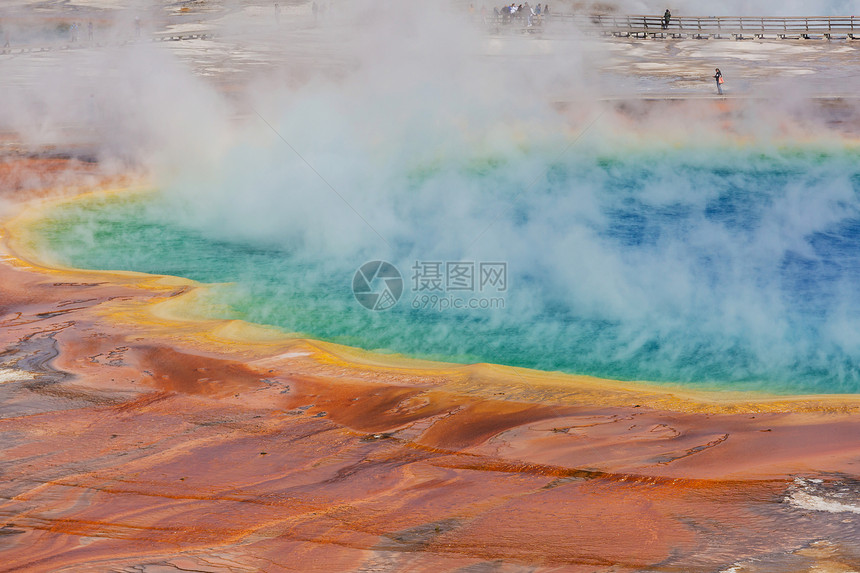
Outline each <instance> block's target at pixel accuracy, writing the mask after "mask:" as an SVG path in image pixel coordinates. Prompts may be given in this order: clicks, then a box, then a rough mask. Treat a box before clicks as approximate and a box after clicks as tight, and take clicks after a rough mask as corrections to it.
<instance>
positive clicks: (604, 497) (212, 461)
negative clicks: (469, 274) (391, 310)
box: [0, 194, 860, 572]
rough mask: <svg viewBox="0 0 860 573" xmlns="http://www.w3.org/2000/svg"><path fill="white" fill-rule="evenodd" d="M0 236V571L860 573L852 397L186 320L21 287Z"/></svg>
mask: <svg viewBox="0 0 860 573" xmlns="http://www.w3.org/2000/svg"><path fill="white" fill-rule="evenodd" d="M5 198H6V199H7V200H10V199H11V200H13V202H15V201H16V200H17V198H16V197H12V196H10V195H9V194H7V195H5ZM10 228H13V229H14V225H13V226H11V227H7V228H6V229H5V230H4V231H3V238H4V241H5V244H6V245H7V246H6V250H5V251H4V253H3V254H4V258H3V259H2V262H0V285H2V286H0V294H2V298H0V349H2V351H0V433H2V434H0V435H2V445H3V447H2V453H0V571H76V572H77V571H99V572H101V571H145V572H163V571H180V570H190V571H320V572H331V571H362V572H369V571H408V572H439V571H464V572H485V571H487V572H489V571H498V572H520V571H530V572H533V571H572V572H576V571H583V572H585V571H615V572H619V571H638V570H649V571H702V572H705V571H729V570H731V571H810V570H819V571H851V570H854V569H857V568H858V567H860V554H858V548H857V544H856V539H857V538H858V533H860V528H858V522H860V513H858V512H860V509H858V508H860V505H858V503H860V502H858V500H860V481H858V479H857V474H858V463H860V418H858V416H857V411H858V407H860V400H858V399H857V398H856V397H854V396H847V397H834V396H818V397H798V398H787V397H769V396H760V395H752V394H739V395H732V396H729V395H725V394H704V393H698V394H693V393H689V392H686V393H685V392H684V391H683V390H681V389H673V388H661V387H656V386H649V385H645V384H641V385H639V384H620V383H615V382H611V381H603V380H596V379H592V378H587V377H573V376H561V375H551V374H544V373H537V372H529V371H525V370H520V369H513V368H505V367H499V366H493V365H473V366H455V365H446V364H436V363H426V362H419V361H411V360H407V359H403V358H393V359H389V358H385V359H383V358H381V357H377V356H374V355H372V354H368V353H363V352H360V351H356V350H353V349H347V348H343V347H338V346H335V345H329V344H325V343H320V342H315V341H306V340H290V339H286V338H282V337H280V336H279V335H277V333H273V332H271V331H267V330H264V329H254V328H251V327H250V326H248V325H243V324H241V323H229V322H220V321H190V320H184V321H180V320H177V319H175V318H172V316H173V313H172V311H171V310H170V309H171V308H173V306H171V305H178V304H181V300H182V298H183V297H186V296H193V291H194V288H195V285H194V284H193V283H190V282H189V281H183V280H179V279H169V278H164V277H148V276H144V275H135V274H124V275H120V274H111V273H97V272H82V271H69V270H62V271H59V270H52V269H46V268H42V267H38V266H35V265H34V264H30V263H27V262H25V261H24V260H21V259H20V258H17V257H16V256H14V254H13V251H12V250H10V249H9V245H10V244H13V243H14V241H13V239H14V237H13V236H12V234H11V233H10V232H9V229H10ZM732 567H734V569H732Z"/></svg>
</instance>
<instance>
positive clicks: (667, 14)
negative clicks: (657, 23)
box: [663, 8, 672, 30]
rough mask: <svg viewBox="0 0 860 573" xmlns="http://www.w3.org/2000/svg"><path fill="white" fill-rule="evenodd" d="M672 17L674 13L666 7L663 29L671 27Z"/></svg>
mask: <svg viewBox="0 0 860 573" xmlns="http://www.w3.org/2000/svg"><path fill="white" fill-rule="evenodd" d="M671 19H672V13H671V12H669V9H668V8H666V11H665V12H664V13H663V29H664V30H665V29H666V28H668V27H669V20H671Z"/></svg>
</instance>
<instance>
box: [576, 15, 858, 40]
mask: <svg viewBox="0 0 860 573" xmlns="http://www.w3.org/2000/svg"><path fill="white" fill-rule="evenodd" d="M569 18H571V19H573V20H574V21H575V22H577V21H579V22H577V23H581V24H582V27H583V28H591V29H596V30H600V31H601V32H603V33H605V34H611V35H615V36H619V35H620V36H636V35H639V36H649V35H667V36H681V37H693V38H709V37H716V38H719V37H735V38H743V37H750V38H764V37H771V38H781V39H785V38H812V37H818V38H827V39H831V38H833V37H841V38H850V39H854V38H855V35H857V34H860V19H857V18H855V17H854V16H843V17H819V16H800V17H793V18H772V17H751V16H746V17H739V16H729V17H722V16H711V17H693V16H679V17H674V16H673V17H672V18H671V19H670V20H669V25H668V26H665V27H664V23H663V18H662V17H661V16H614V15H600V14H597V15H594V16H585V15H583V16H576V15H571V16H569Z"/></svg>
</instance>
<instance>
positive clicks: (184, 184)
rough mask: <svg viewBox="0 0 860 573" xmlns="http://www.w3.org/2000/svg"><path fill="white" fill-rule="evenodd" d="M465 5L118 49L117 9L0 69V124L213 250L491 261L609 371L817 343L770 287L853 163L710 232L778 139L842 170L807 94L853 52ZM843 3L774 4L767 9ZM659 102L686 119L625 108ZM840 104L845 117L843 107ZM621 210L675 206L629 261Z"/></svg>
mask: <svg viewBox="0 0 860 573" xmlns="http://www.w3.org/2000/svg"><path fill="white" fill-rule="evenodd" d="M92 4H97V3H95V2H93V3H92ZM99 4H102V5H108V4H114V3H110V2H102V3H99ZM116 4H119V3H116ZM475 4H476V6H480V5H481V3H480V2H476V3H475ZM467 5H468V3H461V4H458V5H455V6H453V7H452V6H448V5H439V4H438V3H435V4H429V3H428V4H426V5H425V4H421V3H415V2H409V3H405V2H393V1H387V0H386V1H370V0H361V1H358V2H349V3H346V2H343V3H342V2H332V3H330V7H329V9H328V11H327V13H326V15H325V16H324V17H322V16H321V17H319V18H318V21H317V22H314V18H313V16H312V15H311V13H310V5H309V4H307V3H300V4H287V3H282V6H281V14H280V22H276V21H275V14H274V8H273V4H272V3H269V2H260V3H257V4H254V3H247V2H242V3H239V2H235V3H230V2H223V3H220V4H218V6H220V7H221V10H220V11H215V12H213V13H212V14H208V15H207V14H206V13H204V12H201V14H200V15H199V20H197V21H196V20H188V21H185V20H181V18H182V16H181V15H173V16H171V19H169V20H168V21H169V22H170V25H171V26H175V27H176V28H177V29H188V30H191V29H194V28H195V26H197V27H199V26H202V27H205V28H206V29H210V30H213V31H214V32H215V34H216V37H215V39H214V40H188V41H182V42H177V43H176V45H168V44H165V45H161V44H151V43H148V42H132V43H129V44H124V39H126V38H127V37H128V35H129V34H130V33H132V29H131V27H132V26H133V24H131V22H133V19H134V16H133V14H135V13H137V12H136V11H133V10H121V11H119V13H120V14H121V16H116V18H115V20H116V22H117V23H116V24H115V25H114V26H113V27H105V28H103V29H102V28H100V30H99V31H100V33H103V34H104V37H105V38H113V41H112V42H107V43H109V44H110V45H109V46H107V47H103V48H83V49H77V50H70V51H67V52H66V51H53V52H50V53H47V54H45V55H38V56H33V55H17V56H0V57H2V60H0V61H2V65H3V66H4V67H5V68H6V70H5V72H6V73H4V78H14V81H8V80H6V79H4V81H3V84H2V88H0V89H2V92H3V93H2V94H0V96H2V98H3V101H4V102H6V103H5V105H4V106H2V109H0V124H2V126H3V128H4V129H8V130H13V131H14V132H15V133H16V134H17V136H18V137H19V138H20V140H21V141H22V142H24V143H25V144H26V145H30V146H41V145H45V144H48V143H50V142H56V141H81V139H83V140H84V141H85V142H86V143H87V144H88V145H89V146H91V147H92V149H93V150H94V153H95V154H96V155H97V156H98V157H100V158H101V159H102V161H103V164H104V165H105V168H106V169H117V170H124V169H136V170H141V171H145V172H146V173H147V174H148V175H149V176H150V177H151V179H152V180H153V181H154V182H155V184H156V185H157V186H158V187H160V188H162V189H164V190H165V192H166V193H167V198H168V201H169V204H170V205H171V206H172V209H171V212H170V214H169V215H165V216H169V217H170V218H171V219H172V220H174V221H176V222H177V223H179V224H181V225H184V226H188V227H191V228H194V229H197V230H200V231H202V232H204V233H206V234H207V235H208V236H210V237H212V238H215V239H219V240H231V241H238V242H243V243H247V244H249V245H255V246H261V247H274V248H279V249H284V250H285V251H289V252H292V253H297V256H300V257H303V258H307V259H313V260H315V261H318V262H321V266H322V267H323V268H326V267H330V268H334V269H337V270H338V271H341V270H347V271H349V272H352V271H354V269H355V268H357V267H358V266H359V265H360V264H361V263H363V262H365V261H366V260H373V259H384V260H390V261H392V262H395V263H396V264H397V265H398V266H399V267H400V268H401V271H403V272H404V274H407V269H408V268H409V265H410V263H411V262H412V261H415V260H424V261H431V260H440V261H446V260H451V261H455V260H472V261H499V260H501V261H505V262H506V263H507V264H508V267H509V269H510V271H509V272H510V274H511V281H512V282H511V290H510V293H509V307H508V308H509V309H510V312H511V313H519V314H520V315H521V317H522V318H523V320H526V321H528V319H529V317H533V318H534V319H535V320H538V318H537V315H538V314H540V313H542V312H543V313H546V312H551V310H547V309H552V308H564V309H567V310H568V311H570V312H572V313H574V314H576V315H578V316H581V317H586V318H593V319H595V320H607V321H614V322H618V323H620V324H622V327H621V330H622V331H624V332H623V333H622V334H623V335H622V336H621V338H622V339H623V342H622V343H621V345H618V344H616V345H615V346H613V347H611V348H610V347H609V346H607V347H606V348H603V347H600V346H598V347H596V349H595V350H594V352H597V353H600V352H606V353H611V354H612V357H613V359H617V360H624V359H625V358H629V357H632V356H635V355H636V354H637V352H638V351H639V349H640V347H642V346H643V345H646V344H647V343H648V342H649V341H651V340H653V339H654V338H655V337H656V338H658V339H660V340H662V341H663V342H664V344H665V345H666V346H665V348H664V351H663V355H664V357H666V360H669V358H670V357H671V356H672V354H673V353H674V354H683V353H689V348H687V347H685V344H686V341H685V332H686V331H687V329H689V328H690V324H691V323H695V327H696V329H697V331H698V332H700V333H706V334H707V335H709V336H710V337H711V338H712V339H713V340H721V341H723V342H720V343H719V344H724V347H725V351H726V352H732V351H734V350H733V348H735V347H734V346H733V345H734V343H735V342H736V341H738V340H742V341H743V342H744V343H745V344H746V345H747V347H748V348H747V350H748V351H749V353H750V354H751V355H752V356H753V359H752V360H753V361H758V362H763V363H764V362H770V363H773V364H775V365H777V366H780V365H783V366H784V365H788V364H791V362H792V361H793V360H794V359H795V358H794V357H795V354H796V353H798V352H807V351H809V349H808V348H806V345H808V341H807V340H806V339H805V338H802V337H801V340H800V341H797V340H796V339H797V334H796V333H795V332H794V331H793V328H794V326H793V324H792V317H791V314H790V312H788V311H787V307H788V306H790V305H791V303H792V301H787V300H785V298H784V297H782V296H781V295H780V294H779V293H780V292H781V288H782V281H783V280H784V276H783V274H781V273H782V270H783V268H784V264H785V260H786V259H787V258H790V257H792V256H794V255H795V254H798V253H799V254H800V256H803V257H806V258H807V259H810V260H815V259H816V257H817V254H816V252H815V250H814V249H813V248H812V246H811V245H810V239H809V238H810V236H813V235H815V234H816V233H828V232H830V231H831V230H832V229H833V227H834V226H838V225H839V224H841V223H843V222H844V221H846V220H851V219H852V218H855V217H857V216H858V209H860V207H858V204H857V199H856V192H857V189H856V185H857V183H856V181H855V179H852V173H853V172H852V171H851V167H850V162H849V161H847V160H846V161H843V162H842V163H840V164H839V167H840V170H839V171H838V172H837V173H835V174H834V173H831V172H817V171H815V170H814V169H813V170H811V171H809V172H802V173H800V174H798V175H797V176H796V177H794V178H793V179H792V180H791V181H789V183H788V184H786V185H785V186H784V187H782V188H780V189H777V190H770V192H772V193H773V196H772V199H773V200H767V201H763V202H762V205H760V207H761V212H760V213H759V214H758V218H757V223H756V224H755V225H754V227H753V228H749V229H744V230H743V231H738V230H737V228H734V227H732V225H731V224H728V223H725V222H720V221H715V220H714V219H713V218H709V217H708V216H706V215H707V212H708V210H709V209H710V208H711V206H712V205H713V204H714V202H716V201H719V200H720V198H721V197H722V196H723V195H725V194H726V193H728V192H729V191H731V186H732V185H733V184H735V183H737V185H738V187H739V188H740V187H743V186H744V185H746V184H747V183H748V181H749V178H751V177H754V176H755V171H756V169H757V164H756V163H755V162H754V161H753V160H752V159H750V157H751V156H754V157H755V156H761V155H765V156H767V157H768V158H769V159H768V161H770V162H772V163H773V164H775V165H777V166H779V167H783V168H785V169H790V168H792V165H793V162H794V161H795V160H796V149H793V148H792V147H793V146H794V147H796V145H795V144H793V143H792V142H793V141H802V142H803V144H804V145H811V146H813V147H814V148H815V149H819V150H820V149H823V150H826V151H830V152H833V153H835V154H837V155H838V154H840V153H842V152H843V148H844V138H843V137H842V136H841V134H839V133H837V130H840V129H841V127H840V126H839V125H837V124H835V123H834V122H832V121H831V120H832V118H831V117H830V116H828V115H827V114H826V113H824V112H823V111H822V109H823V108H822V106H821V105H819V104H817V103H810V101H809V99H808V96H812V95H821V93H822V91H824V92H828V91H830V90H832V89H833V88H834V85H835V86H836V87H837V88H838V89H839V90H846V91H850V90H851V89H852V88H853V85H852V84H851V83H850V81H848V80H846V81H844V82H839V83H837V84H833V83H831V82H830V81H829V80H831V79H832V78H833V77H842V78H843V79H844V78H846V77H847V78H848V79H849V80H850V78H851V77H853V78H855V81H856V78H857V77H858V75H857V74H856V72H857V64H856V63H855V62H856V61H857V55H858V53H857V48H856V47H855V46H854V44H851V43H849V42H834V43H832V44H829V43H825V42H821V43H818V44H810V43H804V42H795V43H786V42H783V43H779V42H772V43H761V42H755V43H753V42H750V43H747V44H738V43H734V42H731V41H716V40H712V41H698V42H697V41H684V42H659V41H653V40H648V41H630V42H626V41H618V40H600V39H596V38H587V37H584V36H583V35H582V34H581V33H579V32H578V31H577V30H574V29H566V28H563V27H560V26H557V27H552V24H551V21H550V22H549V23H548V24H547V27H546V31H545V32H544V33H543V34H534V35H532V34H519V33H504V32H503V33H500V34H489V33H488V32H487V31H486V30H485V29H484V28H483V27H482V26H480V25H479V24H477V23H476V22H473V21H470V20H468V19H467V18H463V17H462V15H463V13H465V10H466V9H465V6H467ZM552 5H553V9H554V10H557V11H561V10H563V9H564V6H565V5H564V4H562V3H559V4H555V3H552ZM488 6H491V5H489V4H488ZM714 6H717V5H716V4H711V3H704V2H685V3H683V4H680V5H677V6H674V5H673V6H671V8H672V10H673V11H674V12H675V13H678V14H680V13H690V14H696V15H710V14H711V13H712V12H713V10H714ZM855 7H856V3H854V2H817V3H815V2H813V3H803V6H802V7H801V5H800V3H799V2H798V3H791V2H789V3H786V4H783V5H781V6H780V8H779V10H778V11H776V9H775V8H774V9H770V10H767V13H771V14H774V15H786V14H794V13H800V12H801V8H802V9H803V11H807V12H809V13H810V14H815V15H827V14H837V13H840V14H841V13H844V12H843V10H851V11H853V9H854V8H855ZM664 8H665V6H663V5H660V6H657V5H652V4H648V3H638V2H628V3H620V4H619V10H623V11H629V12H638V13H642V12H650V13H661V12H662V10H663V9H664ZM767 8H768V3H765V2H760V3H758V4H757V3H755V2H744V3H741V2H736V3H732V2H727V3H720V4H719V9H720V11H721V12H723V13H728V12H733V13H734V14H738V15H740V14H752V13H761V12H760V10H766V9H767ZM21 9H22V10H23V9H26V8H21ZM135 10H139V11H140V13H142V14H143V17H142V20H143V22H144V26H145V27H151V28H154V29H158V27H159V26H163V25H164V24H163V22H161V21H160V20H158V18H156V16H153V14H160V13H161V11H163V10H164V9H163V7H161V6H160V5H158V4H157V3H153V4H152V6H150V7H148V8H147V9H146V10H145V11H144V10H140V9H139V8H135ZM160 10H161V11H160ZM213 10H214V9H213ZM458 10H459V12H458ZM713 13H714V14H717V13H716V12H713ZM160 22H161V23H160ZM145 33H149V31H145ZM82 34H84V35H85V34H86V30H84V31H83V32H82ZM36 41H38V38H37V39H36ZM715 62H717V63H716V64H715ZM833 62H837V63H838V64H839V65H840V66H845V67H841V68H839V69H836V70H834V69H833V68H832V67H829V66H831V65H832V64H833ZM716 65H719V66H720V67H721V69H723V71H724V73H726V75H727V78H728V83H727V90H732V89H734V90H735V93H736V94H737V95H748V96H755V97H754V98H753V97H750V99H748V100H747V99H737V100H735V101H734V103H733V104H732V107H731V109H729V110H727V109H726V108H723V107H720V106H719V105H712V102H711V100H710V99H708V98H710V96H711V94H712V92H713V90H714V86H713V80H712V79H711V75H712V74H713V72H712V70H713V68H714V67H715V66H716ZM648 66H650V67H648ZM643 70H649V71H643ZM763 70H766V71H767V73H762V72H763ZM672 93H677V94H680V95H683V96H689V101H686V102H676V103H674V104H672V105H657V104H648V103H642V102H639V101H638V99H639V97H640V96H643V95H645V96H647V95H660V94H670V95H671V94H672ZM622 98H629V99H630V101H628V102H625V103H624V104H622V103H620V102H619V100H620V99H622ZM840 105H842V106H843V107H845V108H847V109H849V111H851V113H853V110H854V109H855V106H856V103H854V101H853V100H848V101H847V102H843V103H841V104H840ZM843 112H844V113H848V111H844V110H843ZM843 112H840V113H843ZM739 141H742V142H743V144H744V145H745V146H746V147H740V146H739V145H738V142H739ZM798 145H799V144H798ZM749 149H754V150H755V152H754V153H750V152H749ZM619 161H620V162H621V167H619V168H618V170H622V171H623V168H624V164H625V162H628V163H629V164H631V165H633V168H634V171H635V170H636V169H639V170H641V171H643V172H644V175H643V178H642V180H641V181H637V189H636V191H635V193H631V192H630V191H629V190H627V191H625V190H623V189H619V190H617V191H616V190H615V189H613V188H611V187H607V182H611V181H613V177H615V176H622V177H623V176H624V173H621V174H620V175H619V174H618V173H615V172H614V171H613V169H614V168H613V167H612V162H619ZM605 162H608V163H609V166H608V167H607V166H606V163H605ZM711 166H713V167H714V168H716V169H718V170H720V172H721V173H723V175H722V176H716V175H713V174H710V175H709V174H708V172H707V169H708V168H710V167H711ZM630 201H632V202H634V203H636V204H637V205H639V207H638V208H639V209H640V210H641V213H640V214H641V215H642V216H643V217H647V216H649V214H654V213H657V214H659V216H660V217H663V218H667V219H669V220H671V221H674V219H672V213H673V212H674V211H677V212H679V213H682V214H683V217H680V219H683V220H682V224H675V223H673V222H670V223H669V224H666V226H665V227H661V228H656V229H655V228H649V224H647V223H646V224H644V230H643V229H639V228H638V227H637V228H635V229H633V231H631V233H634V234H638V233H640V232H641V233H642V235H643V236H644V237H645V239H643V240H642V241H641V245H638V246H637V247H636V248H629V247H628V246H625V245H624V244H623V243H624V236H623V234H624V233H623V232H622V231H623V230H622V231H619V228H618V224H619V220H618V218H617V216H616V211H617V210H618V209H620V208H622V207H625V205H628V204H629V202H630ZM667 213H668V214H667ZM637 216H638V215H637ZM649 233H651V234H649ZM619 235H622V236H621V237H620V238H619ZM349 279H350V276H346V277H345V281H348V280H349ZM407 280H408V277H407ZM517 281H519V290H518V283H517ZM524 285H528V286H524ZM834 289H835V294H834V296H835V297H836V302H835V303H834V306H833V309H836V310H841V312H837V311H836V310H833V309H831V310H829V311H828V312H827V313H825V315H823V316H822V320H823V322H822V324H821V325H819V326H820V335H821V336H822V337H823V338H824V339H825V340H826V342H827V344H828V345H829V346H828V348H839V349H841V350H843V351H845V352H847V353H849V354H851V355H854V356H857V355H858V353H860V328H858V327H857V326H856V323H855V322H854V320H853V319H854V318H856V310H857V309H858V308H860V305H858V304H857V302H858V299H860V297H858V296H857V294H856V293H855V292H854V289H853V287H852V285H851V284H849V283H847V282H839V283H838V284H837V285H836V286H835V287H834ZM646 327H647V332H646V331H645V330H644V329H645V328H646ZM625 329H626V331H625ZM543 336H545V337H547V339H548V340H551V338H552V336H553V332H552V331H551V328H549V327H548V330H547V332H544V333H543ZM693 338H694V337H693ZM694 342H695V341H694ZM673 344H675V345H677V346H676V347H673V346H672V345H673ZM851 376H853V375H846V378H847V379H851ZM850 381H852V382H853V379H851V380H850Z"/></svg>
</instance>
